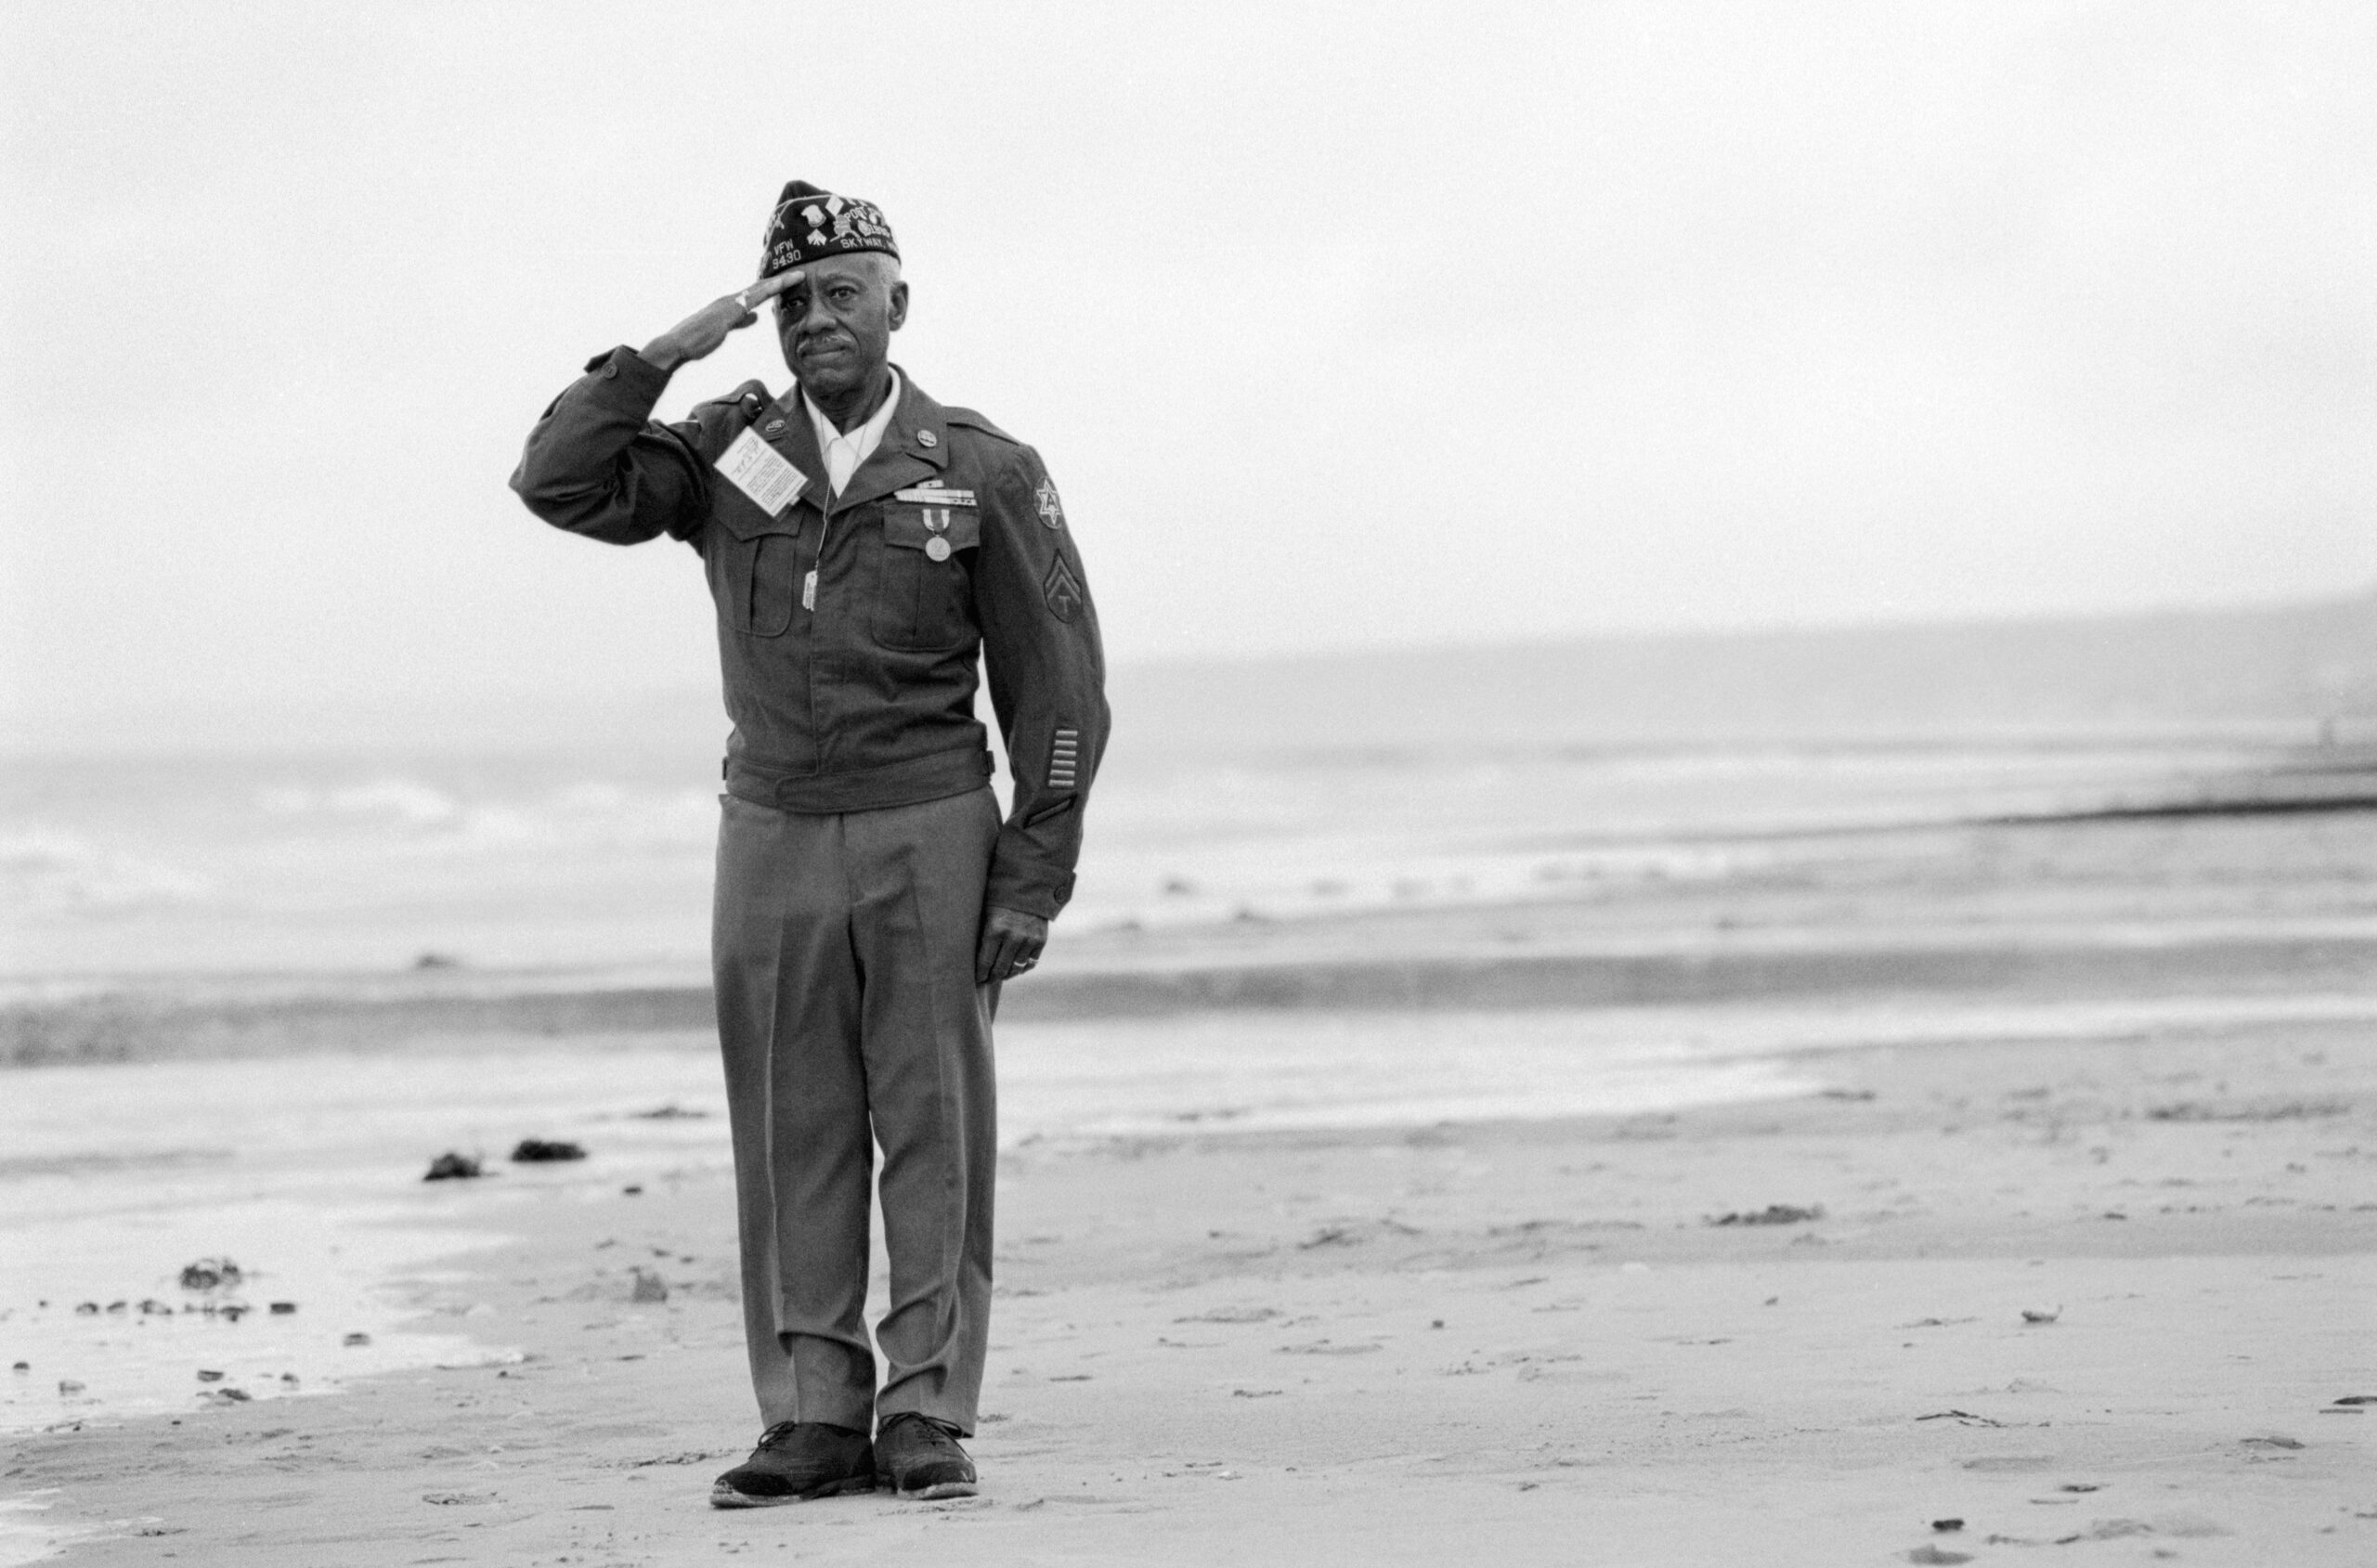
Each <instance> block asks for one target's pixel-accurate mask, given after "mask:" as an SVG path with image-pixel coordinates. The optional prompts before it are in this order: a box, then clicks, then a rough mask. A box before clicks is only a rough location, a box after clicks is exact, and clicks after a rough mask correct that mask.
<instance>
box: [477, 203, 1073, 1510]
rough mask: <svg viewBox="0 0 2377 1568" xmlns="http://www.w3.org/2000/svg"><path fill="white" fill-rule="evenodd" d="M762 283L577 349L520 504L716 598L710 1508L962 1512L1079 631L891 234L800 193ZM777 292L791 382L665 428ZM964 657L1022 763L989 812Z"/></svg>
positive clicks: (1033, 465) (1051, 888) (785, 212)
mask: <svg viewBox="0 0 2377 1568" xmlns="http://www.w3.org/2000/svg"><path fill="white" fill-rule="evenodd" d="M762 304H767V305H772V306H773V310H774V313H775V326H776V337H777V341H778V342H779V343H780V344H781V345H782V347H783V350H784V357H785V363H786V366H787V367H789V368H790V369H791V371H792V376H793V380H794V381H795V382H797V383H798V386H799V390H798V392H796V393H787V394H786V395H785V396H783V397H780V398H771V397H770V396H769V395H768V393H767V391H766V389H765V388H764V387H763V386H762V385H761V384H760V382H746V383H744V384H743V385H742V386H740V387H737V388H736V389H735V390H734V392H732V393H731V394H729V395H726V396H724V397H721V398H719V399H717V400H716V401H713V402H708V403H704V404H701V405H700V406H699V407H697V408H695V409H694V410H693V413H692V415H691V417H689V418H688V419H686V420H684V421H682V422H681V423H676V424H661V423H657V422H656V421H653V420H652V418H651V413H652V408H653V405H654V404H655V403H656V401H657V400H658V399H659V397H660V395H661V392H662V390H663V389H664V388H665V387H666V386H667V385H668V384H669V377H670V376H671V375H672V374H673V373H674V372H675V371H676V369H678V367H680V366H682V365H684V364H687V363H689V362H690V361H693V360H697V359H700V358H702V357H704V356H707V355H708V354H709V353H711V352H712V351H713V350H715V349H716V348H717V347H718V346H719V344H721V343H723V342H724V341H725V340H726V338H727V336H728V335H729V334H730V333H732V332H734V331H735V330H737V329H739V328H743V327H747V326H749V325H750V324H751V323H752V322H753V321H755V320H757V319H758V317H757V315H756V314H755V312H756V310H757V307H759V306H760V305H762ZM907 314H908V285H907V284H906V283H905V282H903V281H902V279H901V277H900V253H899V248H898V246H897V245H896V243H895V242H894V241H893V240H892V236H891V229H890V226H889V225H888V224H886V223H885V222H884V220H883V214H881V213H880V212H879V211H878V210H877V208H876V207H875V206H874V205H873V204H872V203H870V202H866V201H857V200H855V199H853V198H850V197H845V196H837V195H833V194H831V193H829V192H826V191H824V190H820V189H818V188H816V187H814V186H812V185H809V184H806V183H804V182H801V181H795V182H793V183H792V184H790V185H787V186H786V187H785V189H784V195H783V197H782V199H781V200H780V201H778V203H777V205H776V208H775V212H774V214H773V217H772V218H771V220H770V222H769V224H768V229H767V236H766V240H765V242H764V248H763V251H762V256H761V265H760V281H759V282H757V283H755V284H753V285H752V286H751V287H750V288H747V289H746V290H744V291H742V292H739V293H734V294H729V295H727V296H726V297H724V298H722V299H720V300H717V301H714V302H712V303H711V304H709V305H706V306H704V307H703V308H702V309H700V310H697V311H695V313H694V314H693V315H691V316H689V317H686V318H685V319H684V320H682V321H681V322H679V323H678V324H677V325H676V326H675V327H673V328H671V329H669V330H668V331H667V332H664V333H662V334H661V335H660V336H659V337H657V338H655V339H654V340H653V341H652V342H651V343H646V344H645V345H644V346H643V349H642V350H641V351H639V350H636V349H632V348H628V347H624V346H622V347H619V348H615V349H613V350H611V351H610V352H609V353H607V354H604V355H600V356H597V357H596V358H595V359H594V360H593V361H592V362H591V364H589V365H588V366H587V368H586V369H587V374H586V375H585V376H584V377H583V378H582V379H580V380H579V381H578V382H577V383H576V384H575V385H573V386H571V387H570V388H569V390H567V391H566V392H564V393H563V394H562V395H560V396H559V397H558V398H556V399H554V401H553V403H552V407H551V408H547V409H546V410H545V414H544V417H543V418H542V419H541V420H539V421H538V424H537V427H536V429H535V431H534V432H532V433H531V434H530V435H529V437H528V443H527V449H526V454H525V455H524V456H523V457H522V459H521V461H520V467H519V470H518V472H517V473H514V474H513V478H512V486H513V489H515V490H517V491H518V492H519V493H520V497H521V499H523V500H525V501H526V502H527V504H528V508H529V510H530V511H532V512H535V513H536V514H537V515H538V516H539V517H541V518H543V519H544V520H545V521H546V522H548V523H551V524H552V525H554V526H556V527H560V528H565V529H567V530H568V531H569V532H571V533H574V534H583V535H585V536H587V537H588V538H596V539H603V540H606V541H608V542H611V543H614V544H633V543H637V542H640V541H643V540H645V539H651V538H657V537H658V536H660V535H662V534H667V535H669V537H671V538H676V539H680V540H682V541H683V542H684V543H686V544H688V545H691V546H692V547H693V548H694V550H695V551H696V552H698V554H699V555H700V557H701V561H702V565H703V568H704V570H705V571H706V572H707V573H708V578H709V589H710V596H711V598H712V599H713V600H714V601H716V603H717V606H718V640H719V655H720V663H721V667H722V668H723V672H724V682H725V697H726V710H727V713H728V715H729V717H730V718H732V719H733V720H734V732H733V734H732V736H731V737H730V738H729V739H728V741H727V746H726V759H725V764H724V772H725V779H726V793H725V795H724V796H723V797H721V809H722V811H723V817H722V820H721V824H720V829H719V846H718V881H717V898H716V903H715V907H714V910H713V918H712V948H713V952H714V958H715V964H716V971H717V982H718V1030H719V1043H720V1045H721V1050H722V1054H723V1056H724V1058H725V1068H726V1093H727V1104H728V1107H729V1108H730V1112H731V1116H732V1121H733V1132H734V1177H735V1200H736V1205H737V1208H738V1210H739V1213H740V1220H741V1244H742V1275H743V1316H744V1327H745V1331H746V1335H747V1339H748V1341H749V1349H750V1359H751V1380H752V1384H753V1387H754V1389H755V1390H756V1392H757V1393H758V1395H759V1405H760V1420H761V1424H762V1426H763V1428H764V1431H763V1432H762V1433H761V1436H760V1445H759V1447H758V1448H757V1449H756V1450H755V1451H754V1452H753V1453H752V1455H751V1457H750V1458H749V1459H748V1460H747V1461H746V1462H745V1463H743V1464H741V1465H739V1466H737V1467H735V1468H734V1469H733V1470H731V1471H727V1472H726V1473H725V1474H724V1475H722V1476H721V1477H720V1478H719V1479H718V1481H717V1483H716V1484H715V1486H714V1487H713V1489H712V1491H711V1494H710V1500H711V1501H712V1502H714V1503H716V1504H718V1505H719V1506H720V1507H722V1508H747V1507H761V1506H766V1505H770V1504H775V1503H788V1502H796V1501H799V1500H801V1499H803V1498H809V1497H825V1496H828V1495H830V1494H834V1493H839V1492H850V1491H863V1490H866V1489H869V1488H872V1487H874V1486H875V1485H877V1484H878V1482H879V1483H881V1484H888V1485H890V1487H891V1488H893V1489H894V1490H895V1491H896V1492H897V1493H898V1494H899V1495H900V1496H902V1497H955V1496H963V1495H966V1494H968V1493H971V1492H972V1491H973V1490H974V1482H975V1473H974V1467H973V1464H972V1462H971V1461H970V1460H969V1459H968V1458H967V1456H966V1452H965V1450H964V1449H963V1448H961V1447H960V1446H959V1445H958V1444H957V1441H956V1440H957V1439H958V1438H961V1437H966V1436H970V1435H971V1434H972V1432H973V1430H974V1418H975V1402H976V1398H977V1395H978V1393H979V1392H980V1389H981V1380H982V1357H983V1352H984V1349H985V1341H986V1338H987V1335H988V1331H989V1326H990V1305H991V1182H992V1175H993V1173H994V1170H995V1162H996V1152H997V1151H996V1142H995V1136H994V1083H993V1076H992V1059H991V1019H992V1017H993V1015H994V1013H995V1011H996V1009H997V1004H998V992H999V986H1000V983H1001V982H1003V981H1005V980H1007V979H1008V978H1012V977H1014V976H1016V975H1018V974H1020V973H1022V972H1024V971H1025V970H1028V969H1030V968H1031V967H1032V966H1033V964H1034V963H1036V962H1037V961H1038V958H1039V955H1040V951H1041V947H1042V945H1043V944H1044V943H1045V942H1046V940H1047V934H1048V922H1049V921H1050V920H1051V919H1053V918H1054V917H1055V915H1056V914H1057V912H1058V911H1059V909H1060V908H1062V907H1063V905H1064V902H1065V901H1066V899H1067V897H1068V896H1069V895H1070V894H1071V893H1072V883H1073V864H1074V861H1075V859H1076V857H1077V856H1078V854H1079V852H1080V849H1081V831H1082V812H1083V806H1084V803H1085V801H1086V800H1087V798H1088V793H1089V785H1090V782H1091V780H1092V779H1093V778H1094V777H1095V776H1096V774H1097V771H1098V757H1099V754H1100V752H1101V751H1102V750H1103V748H1104V745H1105V742H1106V728H1107V708H1106V700H1105V696H1104V693H1103V685H1104V660H1103V656H1102V654H1101V653H1100V651H1099V645H1098V616H1097V613H1096V611H1095V610H1094V609H1093V608H1092V607H1091V605H1090V601H1089V587H1088V582H1087V578H1086V577H1085V575H1084V573H1083V570H1082V563H1081V556H1080V553H1079V551H1078V550H1077V549H1076V547H1075V545H1074V542H1073V538H1072V531H1071V529H1070V528H1069V527H1068V526H1067V525H1066V520H1065V512H1064V508H1063V506H1062V504H1061V503H1060V502H1059V499H1058V497H1057V488H1056V486H1055V485H1053V484H1052V483H1050V481H1049V479H1048V475H1047V473H1046V470H1045V469H1043V468H1042V467H1041V464H1040V459H1039V456H1038V455H1037V454H1036V453H1034V452H1033V449H1032V448H1031V447H1026V446H1023V445H1022V444H1021V443H1020V442H1018V441H1016V440H1015V438H1014V437H1012V436H1010V435H1008V434H1007V433H1005V432H1004V431H1002V430H1000V429H999V428H998V427H997V426H996V425H994V424H993V423H991V422H990V421H988V420H986V419H984V418H983V417H982V416H981V415H980V414H978V413H975V412H973V411H972V410H971V409H968V408H947V407H943V406H942V404H939V403H936V402H934V401H933V400H932V399H931V398H929V397H928V396H926V395H925V394H924V393H923V391H922V390H921V389H919V388H918V387H917V386H916V383H915V382H911V381H910V380H908V378H907V377H906V376H905V375H904V374H903V372H902V371H901V370H900V369H898V368H897V367H896V366H893V365H892V364H891V363H890V358H889V355H890V342H891V334H892V333H893V332H895V331H897V330H899V329H900V326H901V324H902V323H903V321H905V319H906V318H907ZM978 655H979V656H980V657H981V662H982V663H983V665H985V666H986V667H987V670H988V674H989V679H990V687H991V706H992V707H993V708H994V711H995V712H996V713H997V715H998V721H999V727H1000V729H1001V731H1002V732H1004V734H1005V736H1006V740H1007V758H1008V762H1009V765H1010V771H1011V772H1012V774H1013V781H1014V791H1013V800H1012V802H1011V804H1010V806H1009V808H1008V810H1007V813H1006V816H1005V818H1004V820H1002V818H1001V816H1000V813H999V810H998V804H997V799H996V797H994V795H993V794H992V792H991V788H990V784H989V775H990V772H991V758H990V754H989V752H988V750H987V749H986V743H987V739H988V737H987V735H986V734H985V732H984V730H983V726H982V724H981V721H980V720H978V719H976V718H975V717H974V694H975V687H976V673H975V672H976V666H977V659H978ZM877 1145H880V1146H881V1147H882V1150H883V1171H882V1180H881V1188H882V1197H883V1229H884V1239H885V1243H886V1250H887V1251H889V1253H890V1276H891V1288H890V1307H889V1310H888V1311H886V1313H885V1314H884V1315H883V1317H882V1319H881V1320H880V1322H879V1323H878V1325H877V1343H879V1345H880V1346H881V1349H882V1353H883V1361H884V1368H883V1378H882V1382H881V1386H880V1388H878V1387H877V1378H876V1361H875V1354H874V1348H873V1347H872V1346H870V1344H869V1343H868V1340H867V1333H866V1325H865V1322H864V1305H865V1300H866V1286H867V1205H868V1186H869V1181H870V1177H871V1176H872V1174H873V1167H874V1148H875V1146H877ZM870 1434H871V1436H872V1440H871V1441H870Z"/></svg>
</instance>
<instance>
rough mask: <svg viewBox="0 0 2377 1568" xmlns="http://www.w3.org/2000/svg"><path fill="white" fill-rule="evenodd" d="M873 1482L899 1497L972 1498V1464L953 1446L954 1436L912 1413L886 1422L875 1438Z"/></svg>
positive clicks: (916, 1498) (931, 1420)
mask: <svg viewBox="0 0 2377 1568" xmlns="http://www.w3.org/2000/svg"><path fill="white" fill-rule="evenodd" d="M875 1479H876V1480H877V1483H879V1484H882V1485H885V1486H889V1487H890V1488H891V1490H893V1491H894V1492H897V1493H898V1494H900V1496H902V1497H907V1498H909V1499H911V1500H914V1501H926V1500H929V1499H931V1498H934V1497H972V1496H973V1495H974V1461H973V1460H971V1459H969V1458H967V1457H966V1450H965V1449H963V1448H960V1447H959V1446H957V1434H956V1433H955V1432H952V1431H950V1430H949V1428H947V1427H945V1426H943V1425H942V1424H941V1423H940V1422H939V1421H936V1420H934V1419H932V1418H931V1417H930V1416H920V1415H918V1414H917V1413H916V1411H914V1410H903V1411H901V1412H900V1413H899V1414H898V1415H896V1416H893V1417H891V1418H890V1419H889V1420H886V1421H885V1422H884V1423H883V1425H882V1427H881V1428H880V1429H879V1430H878V1431H877V1432H876V1434H875Z"/></svg>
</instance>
